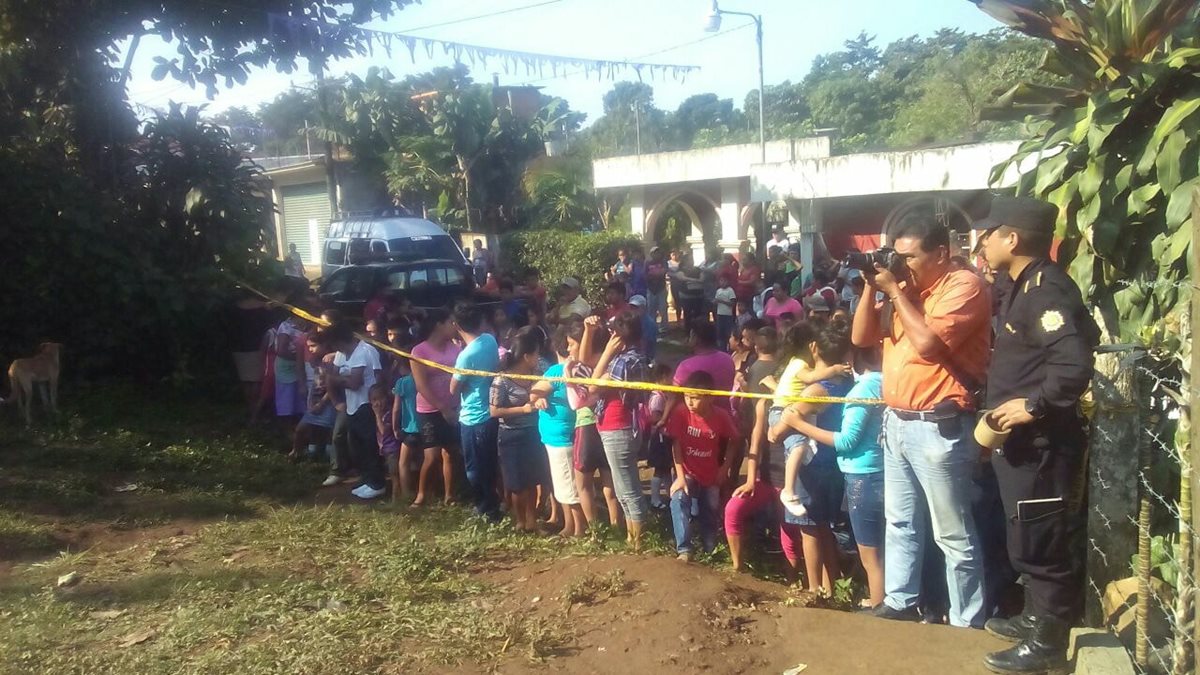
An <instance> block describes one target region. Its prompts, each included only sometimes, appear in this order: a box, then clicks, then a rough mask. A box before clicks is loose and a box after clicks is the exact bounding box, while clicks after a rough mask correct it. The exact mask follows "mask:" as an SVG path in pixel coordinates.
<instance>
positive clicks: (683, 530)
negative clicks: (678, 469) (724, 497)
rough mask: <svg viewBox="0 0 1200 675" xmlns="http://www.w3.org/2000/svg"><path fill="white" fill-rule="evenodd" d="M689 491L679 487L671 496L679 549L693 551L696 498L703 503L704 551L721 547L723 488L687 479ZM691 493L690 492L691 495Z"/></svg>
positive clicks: (672, 516) (701, 515)
mask: <svg viewBox="0 0 1200 675" xmlns="http://www.w3.org/2000/svg"><path fill="white" fill-rule="evenodd" d="M684 480H686V481H687V492H684V491H683V490H679V491H677V492H675V493H674V494H672V495H671V526H672V527H673V528H674V530H675V552H676V553H689V552H691V550H692V500H693V499H694V500H696V501H697V502H699V504H700V515H699V516H698V519H699V521H700V538H701V539H702V540H703V541H704V551H705V552H706V553H711V552H712V551H713V549H715V548H716V547H717V518H718V515H717V514H718V513H719V512H720V509H721V487H720V486H719V485H713V486H710V487H700V484H699V483H697V482H696V480H695V479H694V478H691V477H690V476H689V477H687V478H685V479H684ZM689 493H690V494H689Z"/></svg>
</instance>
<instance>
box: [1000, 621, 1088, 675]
mask: <svg viewBox="0 0 1200 675" xmlns="http://www.w3.org/2000/svg"><path fill="white" fill-rule="evenodd" d="M1028 618H1029V632H1028V633H1027V634H1026V636H1025V639H1024V640H1022V641H1021V643H1020V644H1018V645H1017V646H1015V647H1012V648H1010V649H1005V650H1004V651H1001V652H996V653H994V654H988V655H987V656H986V657H984V659H983V662H984V665H986V666H987V667H988V670H991V671H992V672H995V673H1056V672H1060V671H1063V670H1065V669H1066V667H1067V633H1068V631H1069V629H1070V627H1069V626H1068V625H1067V624H1066V622H1065V621H1062V620H1060V619H1057V618H1055V617H1052V616H1029V617H1028Z"/></svg>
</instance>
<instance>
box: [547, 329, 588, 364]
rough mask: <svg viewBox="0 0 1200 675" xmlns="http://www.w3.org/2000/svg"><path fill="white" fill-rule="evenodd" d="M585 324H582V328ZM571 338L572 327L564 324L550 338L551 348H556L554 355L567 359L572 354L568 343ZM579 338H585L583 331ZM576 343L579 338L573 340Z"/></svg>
mask: <svg viewBox="0 0 1200 675" xmlns="http://www.w3.org/2000/svg"><path fill="white" fill-rule="evenodd" d="M582 325H583V324H580V326H582ZM569 337H571V325H570V324H563V325H561V326H559V327H558V328H557V329H555V331H554V335H552V336H550V346H551V347H553V348H554V353H555V354H557V355H559V356H561V357H566V356H567V355H568V354H570V353H571V345H570V344H568V343H567V338H569ZM579 337H583V331H580V333H579ZM573 339H575V340H576V341H578V340H579V338H573Z"/></svg>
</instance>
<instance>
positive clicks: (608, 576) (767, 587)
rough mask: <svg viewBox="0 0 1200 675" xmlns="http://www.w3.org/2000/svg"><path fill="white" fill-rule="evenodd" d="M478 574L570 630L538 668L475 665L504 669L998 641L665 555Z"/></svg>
mask: <svg viewBox="0 0 1200 675" xmlns="http://www.w3.org/2000/svg"><path fill="white" fill-rule="evenodd" d="M478 576H479V577H480V578H481V579H482V580H484V581H486V582H488V583H490V584H494V585H496V586H497V587H498V588H499V595H500V596H501V597H502V598H503V599H502V600H500V602H501V603H502V605H503V607H504V608H505V609H507V610H508V611H511V612H513V613H521V612H528V613H532V614H535V615H537V616H541V617H544V618H545V619H546V620H547V622H548V624H549V625H550V626H551V627H553V628H555V629H558V630H561V631H562V632H563V633H564V634H565V635H566V640H565V642H564V644H563V645H562V647H561V648H560V649H558V650H556V652H555V655H554V656H553V657H551V658H550V659H549V660H548V661H546V662H545V663H544V664H543V665H531V664H530V663H529V661H528V660H526V659H524V658H521V657H520V655H512V656H511V658H508V659H506V660H504V661H502V662H501V663H498V664H481V665H485V666H492V667H495V668H496V670H497V672H501V673H528V672H546V671H555V672H570V673H614V672H619V673H629V674H634V673H639V674H640V673H695V672H701V671H703V672H711V673H782V672H784V671H785V670H788V669H789V668H794V667H796V666H798V665H800V664H805V665H807V669H805V670H804V672H805V673H806V674H817V673H838V674H842V673H870V674H872V675H877V674H879V673H914V674H916V673H920V674H922V675H929V674H934V673H983V672H986V671H985V670H984V668H983V666H982V663H981V657H982V655H983V654H984V653H985V652H987V651H993V650H995V649H997V648H1001V647H1003V646H1004V645H1003V643H1001V642H999V641H997V640H995V639H993V638H991V637H989V636H988V635H986V634H985V633H983V632H982V631H972V630H963V629H956V628H949V627H945V626H923V625H919V624H905V623H895V622H888V621H881V620H878V619H872V618H870V617H864V616H860V615H856V614H851V613H847V612H841V611H834V610H825V609H812V608H802V607H794V606H787V604H786V602H785V601H786V598H787V596H786V594H785V592H784V590H783V589H782V588H780V587H779V586H778V585H775V584H770V583H766V582H762V581H759V580H757V579H754V578H752V577H748V576H744V575H734V574H732V573H726V572H722V571H717V570H713V569H711V568H708V567H704V566H701V565H695V564H684V563H681V562H679V561H676V560H674V559H671V558H665V557H632V556H611V557H603V558H593V559H585V558H568V559H564V560H559V561H555V562H553V563H541V564H528V563H513V564H496V565H494V566H490V567H488V568H485V569H482V570H479V572H478ZM597 589H599V590H597ZM589 591H590V592H591V593H590V594H591V596H592V597H587V596H588V595H589ZM572 600H575V601H574V602H572ZM568 607H569V609H568ZM451 672H462V673H467V672H478V666H472V667H468V668H462V669H458V670H455V671H451Z"/></svg>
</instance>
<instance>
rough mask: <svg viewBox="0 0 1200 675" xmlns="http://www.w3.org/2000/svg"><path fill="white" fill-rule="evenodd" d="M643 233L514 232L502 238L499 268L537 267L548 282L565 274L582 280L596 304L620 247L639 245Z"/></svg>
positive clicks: (512, 270) (509, 270) (586, 293)
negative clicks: (605, 274) (640, 235)
mask: <svg viewBox="0 0 1200 675" xmlns="http://www.w3.org/2000/svg"><path fill="white" fill-rule="evenodd" d="M641 246H642V240H641V238H640V237H635V236H633V235H632V234H630V233H628V232H613V231H611V230H608V231H604V232H563V231H561V230H537V231H525V232H513V233H511V234H508V235H505V236H504V237H502V238H501V240H500V268H501V269H502V270H504V271H505V272H507V273H509V274H517V275H523V274H524V273H525V271H526V270H528V269H529V268H531V267H535V268H537V269H538V270H540V271H541V273H542V279H543V280H544V281H545V283H546V284H547V285H551V284H557V283H558V282H559V281H560V280H561V279H562V278H563V277H575V278H576V279H578V280H579V282H580V283H581V284H583V295H584V297H585V298H586V299H587V300H588V301H589V302H591V303H593V304H598V303H600V302H602V301H603V295H604V272H605V270H607V269H608V268H609V266H610V265H612V264H613V262H614V261H616V259H617V250H618V249H621V248H631V249H632V248H639V247H641Z"/></svg>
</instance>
